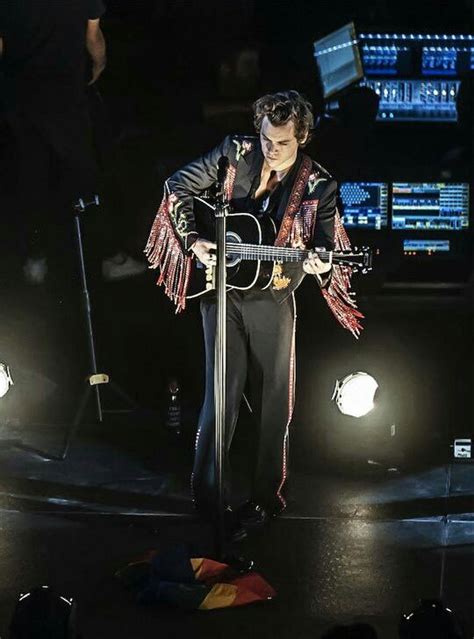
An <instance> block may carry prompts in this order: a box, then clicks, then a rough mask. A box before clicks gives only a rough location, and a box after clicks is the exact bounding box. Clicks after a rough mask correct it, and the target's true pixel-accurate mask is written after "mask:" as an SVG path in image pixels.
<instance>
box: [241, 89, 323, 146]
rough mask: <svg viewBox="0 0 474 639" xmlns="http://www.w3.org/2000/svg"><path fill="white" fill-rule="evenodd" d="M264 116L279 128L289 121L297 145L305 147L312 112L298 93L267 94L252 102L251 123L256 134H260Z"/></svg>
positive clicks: (312, 120) (311, 123) (310, 107)
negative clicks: (292, 126) (293, 126)
mask: <svg viewBox="0 0 474 639" xmlns="http://www.w3.org/2000/svg"><path fill="white" fill-rule="evenodd" d="M265 116H267V117H268V119H269V120H270V123H271V124H273V126H281V125H282V124H286V123H287V122H290V120H291V121H292V122H293V124H294V125H295V137H296V139H297V140H298V143H299V145H300V146H305V145H306V144H307V143H308V142H309V140H310V138H311V130H312V128H313V125H314V119H313V110H312V106H311V104H310V103H309V102H308V100H306V98H304V97H303V96H302V95H301V94H300V93H298V91H280V92H278V93H269V94H268V95H264V96H263V97H261V98H259V99H258V100H257V101H256V102H254V104H253V123H254V125H255V129H256V131H257V133H260V129H261V128H262V122H263V118H264V117H265ZM305 138H306V139H305Z"/></svg>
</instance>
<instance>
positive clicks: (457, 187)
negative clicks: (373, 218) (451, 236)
mask: <svg viewBox="0 0 474 639" xmlns="http://www.w3.org/2000/svg"><path fill="white" fill-rule="evenodd" d="M468 226H469V184H467V183H456V184H454V183H446V182H429V183H427V182H420V183H408V182H394V184H393V190H392V228H393V229H395V230H404V231H406V230H413V231H463V230H466V229H467V228H468Z"/></svg>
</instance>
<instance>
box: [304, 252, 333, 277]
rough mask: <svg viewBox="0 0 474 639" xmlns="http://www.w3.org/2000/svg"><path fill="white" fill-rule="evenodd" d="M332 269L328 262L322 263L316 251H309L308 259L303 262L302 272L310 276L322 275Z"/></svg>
mask: <svg viewBox="0 0 474 639" xmlns="http://www.w3.org/2000/svg"><path fill="white" fill-rule="evenodd" d="M331 268H332V265H331V264H330V262H322V261H321V260H320V259H319V257H318V252H317V251H310V253H309V255H308V257H307V258H306V259H305V261H304V262H303V270H304V271H305V273H309V274H310V275H323V273H328V272H329V271H330V270H331Z"/></svg>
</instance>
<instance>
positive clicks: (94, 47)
mask: <svg viewBox="0 0 474 639" xmlns="http://www.w3.org/2000/svg"><path fill="white" fill-rule="evenodd" d="M103 12H104V6H103V4H102V0H65V1H62V0H61V1H58V2H51V0H4V1H3V2H2V3H1V5H0V55H1V70H2V75H3V82H2V86H1V87H0V90H1V94H0V96H1V100H2V102H3V108H4V111H5V114H6V119H7V122H8V124H9V127H10V130H11V133H12V137H13V143H14V148H15V156H16V157H15V160H16V168H17V171H16V176H17V180H16V182H17V184H16V189H15V201H16V209H17V210H16V211H15V213H16V217H17V218H18V222H19V224H20V225H21V227H22V238H23V242H24V246H23V251H24V253H25V258H27V259H26V263H25V268H24V270H25V275H26V276H27V278H28V279H29V280H30V281H31V282H33V283H34V282H36V283H40V282H41V281H42V280H43V279H44V276H45V272H46V259H45V258H46V254H47V253H48V254H49V255H50V254H51V253H54V248H55V247H54V248H53V251H51V250H49V249H51V246H50V245H51V244H52V242H53V241H54V237H53V236H54V235H56V234H57V228H58V225H61V224H64V223H65V221H67V224H68V225H69V224H70V221H69V220H67V216H66V215H65V212H64V209H65V208H66V207H70V206H71V204H72V202H73V200H74V199H76V198H77V197H79V196H85V195H86V196H88V195H90V194H91V193H92V192H95V189H96V165H95V160H94V153H93V149H92V143H91V131H90V123H89V118H88V112H87V102H86V93H85V88H86V85H87V82H89V84H92V83H94V82H96V80H97V79H98V78H99V76H100V74H101V73H102V71H103V70H104V68H105V64H106V51H105V41H104V37H103V35H102V31H101V29H100V17H101V16H102V14H103ZM86 51H88V54H89V56H90V58H91V61H92V69H91V72H90V74H89V75H88V76H87V71H86V59H87V56H86ZM9 214H11V212H9ZM49 255H48V256H49Z"/></svg>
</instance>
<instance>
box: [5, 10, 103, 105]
mask: <svg viewBox="0 0 474 639" xmlns="http://www.w3.org/2000/svg"><path fill="white" fill-rule="evenodd" d="M103 13H104V5H103V3H102V0H0V36H2V37H3V43H4V44H3V50H4V51H3V60H2V70H3V74H4V80H5V82H4V94H5V95H4V97H5V98H6V102H7V105H9V106H17V105H19V106H21V107H26V108H28V105H32V104H33V105H34V106H35V107H36V106H37V105H41V104H45V103H48V105H49V106H51V105H54V104H55V103H59V104H61V103H65V102H67V101H70V100H74V99H78V98H80V96H81V94H82V93H83V92H84V86H85V84H86V77H85V60H86V55H85V46H86V30H87V21H88V20H95V19H97V18H100V17H101V16H102V14H103Z"/></svg>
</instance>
